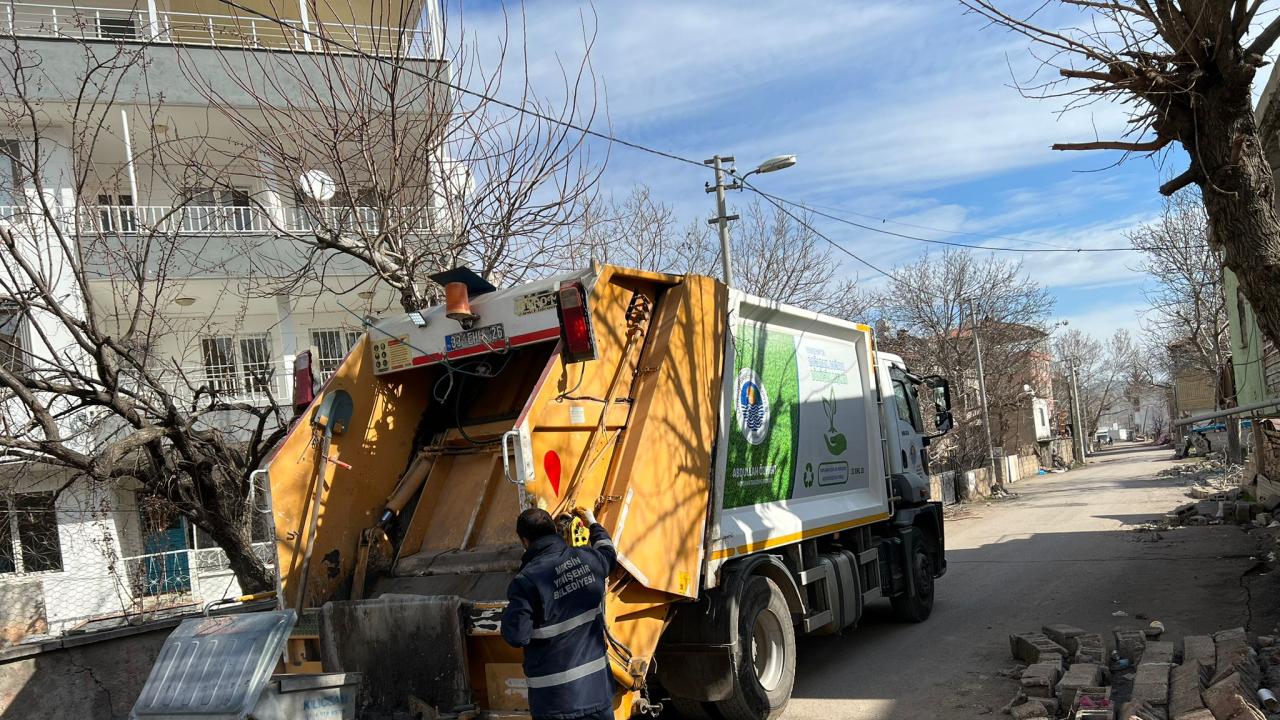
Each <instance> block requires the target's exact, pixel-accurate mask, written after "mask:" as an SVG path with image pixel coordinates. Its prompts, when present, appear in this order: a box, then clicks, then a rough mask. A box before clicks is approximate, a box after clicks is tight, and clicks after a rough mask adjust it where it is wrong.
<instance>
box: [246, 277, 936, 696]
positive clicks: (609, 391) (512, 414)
mask: <svg viewBox="0 0 1280 720" xmlns="http://www.w3.org/2000/svg"><path fill="white" fill-rule="evenodd" d="M440 279H441V281H442V285H443V286H444V290H445V293H444V294H445V297H446V303H445V304H444V305H440V306H437V307H432V308H430V309H427V310H424V311H422V312H420V313H410V314H408V315H399V316H397V317H392V318H388V319H385V320H382V321H379V322H377V323H374V324H373V325H372V326H371V327H369V329H368V333H367V335H366V337H365V339H364V340H363V341H361V342H360V343H359V344H358V346H357V347H356V348H355V349H354V350H353V351H352V354H351V355H350V356H349V357H348V358H347V359H346V360H345V362H344V363H343V365H342V367H341V368H340V369H339V370H338V372H337V374H336V375H335V376H334V377H333V378H332V379H331V380H330V381H329V382H328V383H327V384H326V385H325V386H324V387H323V388H321V389H320V390H319V392H318V394H317V396H316V398H315V402H313V403H311V404H310V406H309V407H308V408H307V409H306V410H305V413H304V414H303V415H302V416H301V417H300V419H299V421H298V423H297V425H296V426H295V427H294V428H293V430H292V432H291V433H290V435H289V436H288V438H287V439H286V440H285V441H284V443H283V444H282V446H281V448H280V449H279V451H278V452H277V453H276V455H275V456H274V459H273V460H272V461H271V462H270V464H269V466H268V468H267V469H268V474H269V479H270V486H271V499H272V502H273V504H274V513H275V518H276V530H277V536H278V538H279V544H278V545H279V570H280V583H281V587H280V598H281V602H282V603H283V604H284V605H285V606H286V607H295V608H299V609H300V610H301V611H303V613H304V615H306V614H307V613H308V612H311V610H310V609H313V608H317V607H319V606H322V605H324V604H326V603H329V602H330V601H355V602H354V603H342V602H338V603H336V604H334V605H333V606H331V607H330V608H327V609H326V611H325V614H324V615H323V617H322V622H321V623H320V624H319V627H320V630H319V631H318V637H314V638H310V640H312V641H313V642H308V637H307V636H306V633H305V632H304V631H295V642H294V643H292V644H291V645H290V649H289V652H288V658H289V659H288V662H287V663H286V666H287V667H286V669H287V670H289V671H298V670H305V669H312V668H316V667H318V665H319V661H318V657H317V653H318V652H319V651H318V650H317V648H325V650H324V652H327V653H333V654H336V655H339V656H344V655H343V650H342V648H341V645H342V644H343V643H348V644H351V643H357V642H367V639H362V633H366V632H374V631H373V630H370V629H368V628H365V627H361V626H356V625H353V624H347V625H345V626H344V627H345V628H346V629H345V630H343V631H342V632H337V631H334V630H332V628H333V627H337V626H336V625H333V624H332V623H333V622H335V621H334V620H333V617H332V616H334V615H337V614H341V613H347V614H348V615H350V613H353V612H359V613H364V615H361V617H371V616H372V614H376V613H378V612H380V610H379V607H383V606H385V605H386V602H387V601H388V599H389V598H390V599H394V601H395V602H409V601H410V600H407V599H406V597H409V596H413V597H419V598H423V597H425V598H433V599H441V598H445V599H449V600H450V601H449V602H439V603H437V605H438V606H439V608H440V609H439V611H438V612H440V613H441V615H440V618H441V619H440V622H439V623H436V624H432V625H431V627H432V628H434V629H433V631H432V632H433V633H434V634H433V636H432V637H431V638H430V640H429V643H430V644H431V646H432V652H431V653H429V655H430V657H427V656H422V657H419V658H418V659H416V660H414V661H413V663H418V664H414V665H413V667H411V668H410V669H411V670H412V672H413V673H414V675H413V677H414V678H416V677H419V676H425V677H431V678H442V677H444V678H454V679H455V680H454V681H456V682H457V683H459V684H460V685H465V687H461V688H460V690H459V693H457V694H454V695H451V696H450V697H453V698H463V700H461V701H457V702H456V703H455V701H454V700H449V701H444V700H439V699H437V700H435V701H434V704H435V705H436V710H437V711H438V712H440V713H446V714H447V713H450V712H458V713H462V714H466V713H472V714H474V712H476V711H479V712H485V713H489V714H490V715H492V716H499V715H502V716H521V715H522V713H523V712H526V711H525V708H526V707H527V705H522V704H521V702H522V701H521V698H522V697H523V696H524V695H523V689H522V685H521V679H522V675H521V670H520V665H519V663H520V654H519V651H518V650H514V649H512V648H510V647H508V646H506V645H505V644H504V643H503V642H502V639H501V637H500V636H499V634H498V628H497V616H498V614H499V613H500V612H501V608H502V607H503V605H504V602H505V588H506V586H507V583H508V582H509V580H510V578H511V577H512V575H513V574H514V573H515V572H516V570H517V569H518V566H519V558H520V547H519V545H518V544H516V538H515V535H514V532H513V526H514V520H515V517H516V515H517V514H518V513H519V511H520V510H521V509H522V508H525V507H530V506H535V505H536V506H541V507H544V508H546V509H548V510H549V511H550V512H551V513H552V515H553V516H555V517H557V518H561V519H562V520H563V522H564V526H565V533H566V534H567V536H568V537H569V538H570V539H571V540H572V541H575V542H580V541H581V540H582V537H581V528H580V526H578V525H576V524H575V523H573V522H570V521H569V517H570V515H569V513H570V511H571V510H572V509H573V508H574V507H575V506H594V507H595V508H596V513H597V515H598V516H599V518H600V520H601V522H602V524H603V525H604V526H605V527H606V528H607V529H608V530H609V531H610V533H611V535H612V536H613V538H614V542H615V544H616V546H617V548H618V551H619V565H620V568H619V569H618V570H617V571H615V573H614V575H613V576H612V577H611V578H610V579H609V580H608V596H607V599H606V603H605V615H606V620H607V627H608V635H609V640H610V647H611V651H610V662H611V669H612V674H613V677H614V679H615V680H616V682H617V687H618V694H617V699H616V706H615V707H616V714H617V717H619V718H626V717H631V716H634V715H638V714H642V713H651V712H654V711H656V709H657V705H658V703H659V702H661V701H662V700H664V699H666V698H670V699H671V701H672V702H674V703H675V705H676V706H677V708H678V709H679V710H681V711H683V712H684V713H687V714H700V713H704V712H705V711H707V710H709V709H710V708H711V707H712V706H714V709H715V711H716V712H718V713H719V714H720V715H722V716H723V717H725V718H728V719H730V720H737V719H739V718H741V719H743V720H747V719H752V720H754V719H758V718H771V717H775V716H776V715H778V714H779V713H780V712H781V711H782V709H783V707H784V706H785V705H786V703H787V701H788V699H789V697H790V695H791V690H792V684H793V681H794V677H795V667H796V666H795V658H796V645H795V638H796V636H797V635H801V634H810V635H814V634H829V633H836V632H839V631H841V630H843V629H846V628H849V627H852V626H854V625H856V624H857V623H858V621H859V618H860V617H861V616H862V613H863V608H864V607H865V606H866V605H868V604H869V603H872V602H875V601H879V600H887V601H888V602H889V603H891V604H892V606H893V608H894V610H895V611H896V612H897V614H898V615H899V616H900V617H902V618H904V619H906V620H909V621H915V622H919V621H923V620H925V619H927V618H928V617H929V615H930V612H931V610H932V607H933V603H934V594H935V589H934V588H935V584H934V581H935V579H936V578H938V577H940V576H941V575H942V574H943V573H944V572H945V569H946V558H945V552H944V532H943V521H942V511H941V504H940V503H938V502H934V501H932V500H931V499H930V496H929V482H928V475H927V457H926V447H927V445H928V443H929V440H930V438H932V437H935V436H936V434H941V433H943V432H946V431H947V430H948V429H949V428H950V426H951V415H950V398H949V391H948V385H947V382H946V381H945V380H943V379H942V378H937V377H931V378H921V377H917V376H915V375H913V374H912V373H911V372H910V371H909V369H908V368H907V367H906V366H905V364H904V363H903V362H902V360H901V359H900V358H897V357H894V356H891V355H887V354H883V353H880V354H877V353H876V352H875V344H874V339H873V336H872V331H871V328H869V327H868V326H866V325H861V324H856V323H851V322H846V321H844V320H840V319H837V318H834V317H828V316H824V315H819V314H816V313H813V312H809V311H805V310H800V309H798V308H794V307H790V306H787V305H782V304H779V303H775V302H771V301H767V300H763V299H760V298H756V297H751V296H749V295H746V294H744V293H741V292H739V291H737V290H733V289H730V288H727V287H725V286H724V285H723V284H721V283H719V282H717V281H715V280H713V279H710V278H706V277H701V276H696V275H666V274H658V273H651V272H643V271H639V270H630V269H626V268H621V267H615V266H608V265H604V266H594V267H592V268H590V269H586V270H582V271H579V272H574V273H569V274H565V275H561V276H557V277H553V278H548V279H545V280H540V281H537V282H532V283H529V284H527V285H522V286H519V287H514V288H509V289H503V290H496V289H493V288H492V287H491V286H489V285H488V284H487V283H485V282H484V281H483V280H481V279H480V278H478V277H476V276H474V275H473V274H471V273H469V272H466V271H451V273H450V274H446V275H445V276H443V277H441V278H440ZM300 378H301V379H302V381H303V382H304V384H305V383H309V382H310V380H309V375H308V373H307V371H306V369H305V368H302V371H301V373H300ZM922 394H923V395H924V397H925V402H926V404H927V405H929V406H932V409H931V410H930V411H929V413H928V414H929V415H930V416H931V417H932V418H933V422H932V423H931V424H932V425H933V426H934V427H933V428H931V429H930V430H928V431H926V429H925V423H924V418H923V416H922V413H921V395H922ZM318 478H322V479H323V483H318V482H317V479H318ZM453 599H457V600H456V603H455V602H453ZM424 607H425V605H424ZM353 608H354V609H353ZM459 608H461V609H459ZM459 613H461V620H460V621H459V620H457V616H458V614H459ZM307 624H308V623H305V622H304V623H300V627H302V626H306V625H307ZM313 625H314V624H313ZM326 628H330V629H329V630H328V632H331V633H332V635H331V636H329V637H325V636H324V634H325V632H326ZM397 628H399V629H397V630H396V631H394V632H392V633H391V635H390V636H387V637H383V638H382V639H380V640H379V641H378V642H379V643H380V645H379V647H380V648H381V649H380V650H379V652H378V653H377V654H376V655H377V657H379V658H382V659H383V660H381V661H380V662H383V663H384V665H385V666H370V665H378V662H375V661H374V660H370V659H369V658H370V657H373V656H374V654H373V653H368V652H366V653H364V654H363V655H362V654H361V653H351V652H347V653H346V654H345V657H347V658H348V659H349V658H351V657H355V656H359V657H363V658H365V659H364V660H362V661H361V662H363V663H365V666H362V667H342V668H341V669H342V670H345V671H348V672H350V671H359V672H362V673H363V674H364V676H365V677H366V679H369V678H376V677H378V676H380V675H383V674H388V673H389V674H391V675H395V674H396V673H403V672H404V671H405V670H406V668H405V667H404V665H405V664H406V663H401V662H397V661H396V660H395V658H398V657H401V655H402V653H401V652H400V651H398V650H397V651H394V652H393V651H391V650H389V648H394V647H398V646H397V643H400V644H401V645H409V644H415V643H416V644H421V643H423V642H426V641H424V640H423V638H421V637H417V636H414V635H412V634H411V633H408V631H407V630H404V629H403V627H402V626H397ZM441 628H443V629H441ZM450 628H456V632H454V631H453V630H450ZM311 632H313V633H315V632H317V631H314V630H312V631H311ZM315 640H318V642H314V641H315ZM334 648H337V649H334ZM354 662H355V661H350V660H349V661H348V663H347V664H348V665H349V664H352V663H354ZM410 664H412V663H410ZM458 664H464V665H465V667H461V668H459V667H457V665H458ZM330 669H334V668H330ZM440 682H445V681H443V680H441V681H440ZM411 684H412V680H405V681H403V683H402V685H401V686H399V687H403V692H405V693H406V694H413V693H411V692H410V690H411V689H412V688H410V687H409V685H411ZM396 689H397V688H396V687H393V688H391V689H390V690H389V692H390V691H395V690H396ZM436 695H437V698H438V697H439V693H437V694H436ZM419 697H421V696H419ZM468 697H469V698H470V700H466V698H468ZM469 702H473V703H474V705H475V706H476V708H471V707H468V703H469ZM450 703H454V704H456V705H457V706H455V707H450V706H448V705H449V704H450ZM429 704H431V703H429ZM477 708H478V710H477Z"/></svg>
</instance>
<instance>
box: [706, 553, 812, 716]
mask: <svg viewBox="0 0 1280 720" xmlns="http://www.w3.org/2000/svg"><path fill="white" fill-rule="evenodd" d="M733 653H734V661H735V662H734V667H735V668H736V670H737V675H736V676H735V677H734V678H733V694H732V695H730V696H729V698H728V699H726V700H722V701H720V702H717V703H716V709H717V710H719V711H720V715H721V717H723V718H724V720H773V718H776V717H778V716H779V715H781V714H782V710H783V708H785V707H786V706H787V701H788V700H790V699H791V688H792V686H793V685H794V684H795V680H796V633H795V627H794V626H793V625H792V623H791V611H790V610H788V609H787V601H786V600H785V599H783V597H782V591H781V590H779V589H778V586H777V585H775V584H774V583H773V581H772V580H770V579H769V578H766V577H762V576H759V575H757V576H755V577H752V578H750V579H748V580H747V581H746V582H745V583H744V584H743V586H742V595H741V596H740V597H739V598H738V640H737V643H736V646H735V647H734V648H733Z"/></svg>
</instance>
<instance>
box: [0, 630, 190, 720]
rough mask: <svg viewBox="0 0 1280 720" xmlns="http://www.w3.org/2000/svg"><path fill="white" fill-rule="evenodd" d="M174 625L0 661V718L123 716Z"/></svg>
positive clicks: (118, 719)
mask: <svg viewBox="0 0 1280 720" xmlns="http://www.w3.org/2000/svg"><path fill="white" fill-rule="evenodd" d="M175 625H176V623H173V622H169V623H163V624H159V625H158V626H153V627H149V628H146V629H144V630H143V631H142V632H129V633H128V634H123V635H122V636H119V637H113V638H102V639H99V640H98V641H96V642H89V643H84V644H79V645H74V644H73V645H71V646H62V645H59V644H55V645H52V646H51V647H50V648H49V649H47V650H44V649H42V650H41V651H38V652H33V653H32V654H29V655H23V656H18V657H13V658H6V659H0V720H27V719H28V718H76V719H77V720H123V719H124V718H127V717H129V711H130V710H131V709H132V708H133V703H134V702H135V701H136V700H137V699H138V695H139V694H141V692H142V686H143V684H144V683H146V680H147V676H148V675H149V674H150V673H151V666H152V664H154V663H155V660H156V658H157V657H158V656H159V655H160V648H161V647H162V646H163V645H164V641H165V640H166V639H167V638H168V637H169V633H170V632H172V631H173V628H174V626H175ZM130 630H131V629H130Z"/></svg>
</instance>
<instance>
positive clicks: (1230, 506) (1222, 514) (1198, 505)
mask: <svg viewBox="0 0 1280 720" xmlns="http://www.w3.org/2000/svg"><path fill="white" fill-rule="evenodd" d="M1243 472H1244V469H1243V468H1242V467H1241V466H1239V465H1224V464H1223V463H1222V462H1221V461H1219V460H1209V461H1207V462H1203V463H1198V464H1192V465H1175V466H1173V467H1171V468H1166V469H1164V470H1161V471H1160V473H1159V474H1160V475H1161V476H1162V477H1183V478H1186V479H1187V482H1188V483H1189V487H1188V488H1187V497H1189V498H1190V499H1191V500H1193V501H1194V502H1189V503H1187V504H1185V505H1182V506H1180V507H1178V508H1175V509H1174V510H1172V511H1171V512H1168V513H1165V516H1164V522H1163V523H1161V524H1162V525H1165V526H1168V527H1178V526H1181V525H1231V524H1235V525H1253V526H1255V527H1280V522H1276V518H1275V517H1273V514H1272V512H1271V508H1269V507H1267V506H1265V505H1262V504H1260V503H1257V502H1254V501H1253V499H1252V498H1250V497H1249V496H1248V495H1247V494H1246V493H1244V492H1243V491H1242V490H1241V481H1242V479H1243V477H1242V476H1243ZM1273 523H1274V524H1273Z"/></svg>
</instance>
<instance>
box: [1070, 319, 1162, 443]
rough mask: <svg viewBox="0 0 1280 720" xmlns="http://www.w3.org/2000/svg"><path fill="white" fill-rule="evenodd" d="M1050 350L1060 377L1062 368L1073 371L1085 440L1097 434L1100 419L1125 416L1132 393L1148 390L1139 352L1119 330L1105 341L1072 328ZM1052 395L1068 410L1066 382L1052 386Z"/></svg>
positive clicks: (1129, 337) (1128, 335) (1121, 330)
mask: <svg viewBox="0 0 1280 720" xmlns="http://www.w3.org/2000/svg"><path fill="white" fill-rule="evenodd" d="M1053 348H1054V353H1053V354H1054V359H1055V360H1056V361H1058V362H1059V363H1060V364H1061V366H1062V367H1061V368H1060V370H1062V371H1063V372H1062V374H1063V375H1066V372H1065V369H1066V368H1068V367H1074V369H1075V373H1076V387H1077V390H1078V392H1079V401H1080V412H1081V415H1082V418H1081V419H1082V421H1083V423H1084V427H1083V428H1082V429H1081V430H1082V431H1083V432H1084V433H1085V436H1086V437H1092V436H1093V435H1094V434H1096V433H1097V432H1098V429H1099V426H1100V425H1101V423H1102V419H1103V417H1104V416H1110V415H1113V414H1117V413H1124V412H1128V409H1129V408H1130V407H1131V406H1132V399H1133V393H1134V392H1136V391H1138V390H1141V389H1143V388H1145V387H1149V385H1147V383H1146V382H1145V376H1144V375H1143V373H1142V370H1143V366H1142V363H1141V362H1140V358H1139V355H1140V354H1141V352H1142V351H1141V350H1140V348H1139V347H1138V346H1137V345H1135V344H1134V342H1133V338H1132V336H1130V334H1129V331H1127V330H1124V329H1123V328H1122V329H1119V330H1116V331H1115V333H1114V334H1112V335H1111V337H1109V338H1107V339H1106V340H1105V341H1100V340H1098V339H1096V338H1094V337H1093V336H1092V335H1090V334H1088V333H1087V332H1084V331H1081V330H1078V329H1075V328H1072V329H1070V330H1067V331H1065V332H1063V333H1061V334H1060V335H1058V336H1057V338H1056V339H1055V341H1054V344H1053ZM1054 392H1055V400H1056V401H1057V402H1058V403H1060V404H1061V406H1062V407H1070V405H1069V403H1070V400H1069V394H1068V393H1069V390H1068V386H1067V382H1065V381H1064V382H1061V383H1055V390H1054Z"/></svg>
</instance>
